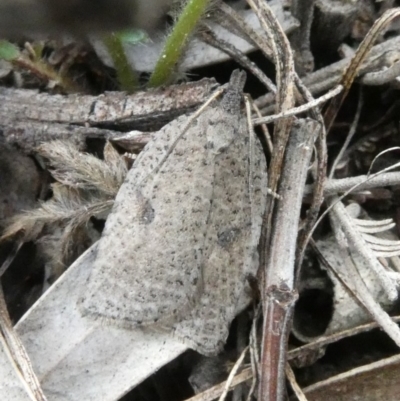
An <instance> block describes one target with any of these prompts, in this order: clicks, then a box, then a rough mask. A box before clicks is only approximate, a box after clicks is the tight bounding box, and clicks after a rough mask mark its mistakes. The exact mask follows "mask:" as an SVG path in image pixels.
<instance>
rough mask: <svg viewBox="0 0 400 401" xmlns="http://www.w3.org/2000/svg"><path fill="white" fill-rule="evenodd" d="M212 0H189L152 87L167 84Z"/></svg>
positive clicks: (151, 82) (168, 43)
mask: <svg viewBox="0 0 400 401" xmlns="http://www.w3.org/2000/svg"><path fill="white" fill-rule="evenodd" d="M209 2H210V0H189V1H188V2H187V3H186V5H185V7H184V9H183V10H182V13H181V14H180V16H179V19H178V21H177V22H176V24H175V26H174V28H173V30H172V32H171V34H170V35H169V37H168V39H167V41H166V43H165V46H164V49H163V52H162V53H161V56H160V58H159V59H158V61H157V64H156V67H155V69H154V71H153V74H152V75H151V77H150V80H149V86H150V87H157V86H161V85H164V84H167V83H169V82H170V81H171V77H172V75H173V73H174V72H175V68H176V66H177V64H178V62H179V59H180V58H181V55H182V53H183V51H184V49H185V47H186V44H187V42H188V41H189V38H190V35H191V33H192V32H193V30H194V29H195V27H196V25H197V23H198V21H199V20H200V18H201V16H202V15H203V13H204V11H205V9H206V7H207V5H208V4H209Z"/></svg>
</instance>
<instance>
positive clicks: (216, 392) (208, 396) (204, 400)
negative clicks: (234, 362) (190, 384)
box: [186, 368, 252, 401]
mask: <svg viewBox="0 0 400 401" xmlns="http://www.w3.org/2000/svg"><path fill="white" fill-rule="evenodd" d="M251 378H252V372H251V369H250V368H246V369H243V371H242V372H240V373H239V374H238V375H236V376H235V377H234V378H233V380H232V383H231V386H230V389H232V388H234V387H235V386H237V385H239V384H241V383H244V382H246V381H247V380H250V379H251ZM225 387H226V381H224V382H222V383H220V384H217V385H216V386H213V387H211V388H209V389H208V390H206V391H203V392H202V393H200V394H197V395H195V396H194V397H191V398H188V399H187V400H186V401H212V400H215V399H216V398H218V397H219V396H220V395H221V394H222V392H223V391H224V389H225Z"/></svg>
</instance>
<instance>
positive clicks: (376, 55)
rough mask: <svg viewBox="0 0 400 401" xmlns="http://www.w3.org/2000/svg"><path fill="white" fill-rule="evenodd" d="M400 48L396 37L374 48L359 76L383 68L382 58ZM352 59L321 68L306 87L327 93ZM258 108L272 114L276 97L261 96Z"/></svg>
mask: <svg viewBox="0 0 400 401" xmlns="http://www.w3.org/2000/svg"><path fill="white" fill-rule="evenodd" d="M399 46H400V36H396V37H394V38H392V39H388V40H386V41H385V42H383V43H381V44H379V45H376V46H374V47H373V48H372V49H371V52H370V54H369V56H368V58H367V59H365V60H364V62H363V64H362V65H361V68H360V71H359V76H362V75H363V74H366V73H368V72H371V71H373V70H374V69H376V68H382V66H381V65H380V64H381V60H380V58H381V56H382V55H383V54H385V53H386V52H388V51H398V49H399ZM351 59H352V58H351V57H348V58H345V59H344V60H341V61H338V62H336V63H334V64H331V65H329V66H328V67H324V68H321V69H320V70H317V71H315V72H313V73H311V74H309V75H307V76H306V77H304V79H303V83H304V85H305V86H306V87H307V88H308V89H309V91H310V92H311V93H312V94H313V95H318V94H319V93H322V92H324V91H327V90H329V89H331V88H333V87H334V86H336V85H338V84H340V78H341V76H342V74H343V70H345V69H346V68H347V67H348V65H349V63H350V62H351ZM255 102H256V104H257V106H258V107H259V108H260V109H261V112H262V113H263V114H271V113H273V110H274V105H273V104H274V96H273V95H272V94H270V93H268V94H266V95H263V96H260V97H259V98H258V99H256V100H255Z"/></svg>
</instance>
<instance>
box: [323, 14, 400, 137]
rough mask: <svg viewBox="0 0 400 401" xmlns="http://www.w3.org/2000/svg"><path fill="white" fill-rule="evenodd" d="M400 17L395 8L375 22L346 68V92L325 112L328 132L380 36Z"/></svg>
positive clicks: (344, 80)
mask: <svg viewBox="0 0 400 401" xmlns="http://www.w3.org/2000/svg"><path fill="white" fill-rule="evenodd" d="M399 15H400V8H393V9H391V10H388V11H386V12H385V13H384V14H383V15H382V16H381V17H380V18H379V19H378V20H376V21H375V23H374V25H373V26H372V28H371V29H370V30H369V31H368V33H367V35H366V36H365V38H364V39H363V41H362V42H361V44H360V46H359V47H358V49H357V51H356V54H355V55H354V57H353V59H352V60H351V62H350V65H349V66H348V67H347V68H346V70H345V72H344V74H343V77H342V79H341V84H342V85H343V87H344V91H343V92H342V93H341V94H340V96H338V97H336V98H334V99H333V100H332V101H331V103H330V104H329V106H328V108H327V110H326V112H325V124H326V130H327V132H329V129H330V128H331V126H332V124H333V121H334V120H335V118H336V115H337V113H338V111H339V109H340V106H341V105H342V103H343V101H344V99H345V98H346V96H347V94H348V92H349V90H350V87H351V85H352V84H353V81H354V79H355V78H356V76H357V74H358V72H359V70H360V68H361V65H362V63H363V62H364V60H365V59H366V58H367V56H368V53H369V52H370V50H371V48H372V46H373V44H374V42H375V41H376V39H377V38H378V37H379V36H380V34H381V32H382V31H383V30H384V29H385V28H386V27H387V25H389V24H390V23H391V22H392V21H393V20H394V19H395V18H396V17H398V16H399Z"/></svg>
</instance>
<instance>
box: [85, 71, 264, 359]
mask: <svg viewBox="0 0 400 401" xmlns="http://www.w3.org/2000/svg"><path fill="white" fill-rule="evenodd" d="M245 80H246V75H245V73H244V72H242V71H239V70H236V71H234V72H233V74H232V76H231V79H230V81H229V83H228V84H227V86H226V88H225V89H224V94H223V96H222V98H221V99H214V100H212V101H211V103H210V104H209V105H208V106H207V107H204V108H203V110H202V112H197V113H195V115H192V116H182V117H179V118H177V119H176V120H174V121H172V122H171V123H169V124H167V125H166V126H164V127H163V128H162V129H161V130H160V131H159V132H157V133H156V134H155V135H154V136H153V138H152V140H151V141H150V142H149V143H148V144H147V145H146V147H145V148H144V150H143V151H142V152H141V153H140V155H139V156H138V158H137V159H136V161H135V163H134V165H133V167H132V168H131V170H130V171H129V172H128V175H127V178H126V180H125V182H124V184H123V185H122V186H121V188H120V190H119V192H118V194H117V197H116V199H115V203H114V206H113V209H112V212H111V214H110V215H109V217H108V219H107V221H106V225H105V228H104V231H103V234H102V238H101V239H100V242H99V244H98V247H97V255H96V259H95V262H94V264H93V269H92V271H91V274H90V276H89V279H88V282H87V285H86V287H85V293H84V295H83V297H82V299H81V301H80V308H81V311H82V312H83V314H84V315H88V316H91V317H94V318H100V319H102V320H103V321H106V322H110V323H111V324H114V325H118V326H121V327H125V328H132V327H141V326H151V327H155V328H159V329H163V330H169V331H171V332H172V333H174V335H176V336H178V337H179V338H180V339H182V341H184V343H185V344H187V345H188V346H189V347H190V348H193V349H195V350H196V351H198V352H199V353H201V354H204V355H214V354H216V353H218V352H219V351H220V350H221V348H222V347H223V345H224V343H225V341H226V338H227V336H228V331H229V326H230V324H231V322H232V320H233V319H234V317H235V316H236V314H237V312H238V308H239V307H240V298H241V296H242V295H243V293H244V289H245V284H246V280H247V277H248V276H249V275H255V274H256V272H257V268H258V253H257V245H258V241H259V238H260V232H261V224H262V216H263V213H264V209H265V202H266V194H267V173H266V161H265V156H264V153H263V150H262V147H261V144H260V143H259V141H258V139H257V138H256V137H255V136H254V133H253V132H249V130H250V131H251V130H252V129H251V128H249V127H251V124H248V119H247V118H246V114H245V112H244V110H243V107H242V106H243V87H244V83H245Z"/></svg>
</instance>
